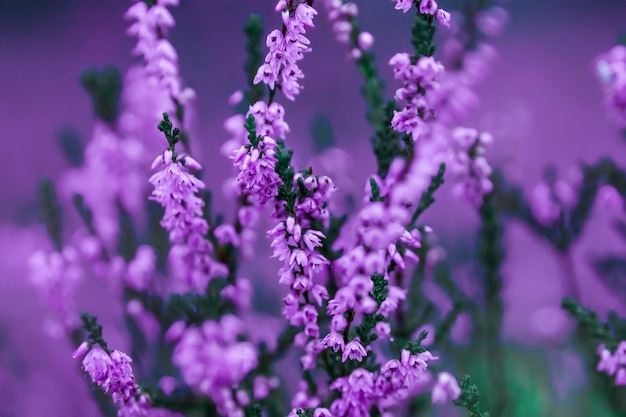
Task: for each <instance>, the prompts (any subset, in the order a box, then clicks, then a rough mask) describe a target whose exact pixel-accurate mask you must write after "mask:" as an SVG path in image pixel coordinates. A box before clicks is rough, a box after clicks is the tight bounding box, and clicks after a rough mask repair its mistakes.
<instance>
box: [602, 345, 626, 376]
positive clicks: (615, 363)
mask: <svg viewBox="0 0 626 417" xmlns="http://www.w3.org/2000/svg"><path fill="white" fill-rule="evenodd" d="M598 355H600V361H599V362H598V366H597V370H598V372H604V373H606V374H608V375H610V376H615V385H626V341H621V342H620V343H619V345H618V346H617V349H615V352H614V353H611V352H610V351H609V350H608V349H606V347H605V346H604V344H601V345H600V346H598Z"/></svg>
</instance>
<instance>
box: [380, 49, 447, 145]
mask: <svg viewBox="0 0 626 417" xmlns="http://www.w3.org/2000/svg"><path fill="white" fill-rule="evenodd" d="M389 64H390V65H391V66H392V67H393V72H394V76H395V78H396V80H398V81H400V82H402V87H400V88H399V89H398V90H396V95H395V97H396V100H398V101H399V102H401V103H403V104H404V108H403V109H402V110H400V111H395V113H394V116H393V118H392V120H391V125H392V127H393V129H394V130H396V131H398V132H402V133H408V134H411V135H412V136H413V140H417V139H418V138H419V137H420V136H421V135H422V134H423V132H424V123H425V122H426V121H427V120H428V117H429V115H431V114H433V113H434V110H433V108H432V105H431V104H429V102H428V100H427V98H428V92H429V91H433V90H435V89H437V88H438V86H439V84H438V80H439V78H440V77H441V75H442V74H443V65H442V64H441V63H440V62H438V61H436V60H435V59H434V58H433V57H430V56H424V57H421V58H420V59H419V61H417V63H416V64H415V65H413V64H411V59H410V57H409V55H408V54H407V53H399V54H396V55H394V56H393V57H392V58H391V60H390V61H389Z"/></svg>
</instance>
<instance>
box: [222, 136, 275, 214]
mask: <svg viewBox="0 0 626 417" xmlns="http://www.w3.org/2000/svg"><path fill="white" fill-rule="evenodd" d="M275 148H276V142H275V141H274V140H273V139H271V138H270V137H269V136H265V137H264V138H263V139H262V140H260V141H259V142H258V144H257V145H256V146H252V145H245V146H242V147H241V148H240V149H239V150H238V151H237V152H235V154H234V155H233V156H232V158H233V160H234V165H235V167H237V168H238V169H239V174H238V175H237V181H239V183H240V184H241V185H242V187H243V189H244V192H245V193H246V194H247V195H248V196H249V197H250V198H251V199H252V200H253V201H254V202H255V204H258V205H264V204H265V203H267V202H268V201H270V200H271V199H273V198H274V197H276V195H277V194H278V185H279V184H280V183H281V180H280V178H279V177H278V174H277V173H276V171H275V165H276V157H275V156H274V154H275Z"/></svg>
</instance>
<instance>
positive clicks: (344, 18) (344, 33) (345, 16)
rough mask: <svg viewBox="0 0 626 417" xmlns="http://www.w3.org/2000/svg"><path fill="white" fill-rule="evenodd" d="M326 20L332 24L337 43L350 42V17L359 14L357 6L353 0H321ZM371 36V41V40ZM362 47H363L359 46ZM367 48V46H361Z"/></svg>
mask: <svg viewBox="0 0 626 417" xmlns="http://www.w3.org/2000/svg"><path fill="white" fill-rule="evenodd" d="M322 3H323V5H324V8H325V9H326V14H327V17H328V20H329V21H330V22H331V24H332V29H333V33H334V34H335V39H336V40H337V42H339V43H343V44H347V43H349V42H350V34H351V32H352V25H351V24H350V18H352V17H356V16H357V15H358V14H359V8H358V6H357V5H356V4H355V3H353V2H342V1H336V0H322ZM373 40H374V39H373V37H372V38H371V41H372V42H373ZM361 48H363V47H361ZM363 49H367V48H363Z"/></svg>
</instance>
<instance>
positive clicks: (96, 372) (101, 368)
mask: <svg viewBox="0 0 626 417" xmlns="http://www.w3.org/2000/svg"><path fill="white" fill-rule="evenodd" d="M112 366H113V361H112V360H111V357H110V356H109V354H108V353H106V352H105V351H104V350H103V349H102V348H101V347H100V345H95V346H94V347H93V348H91V350H90V351H89V353H87V355H86V356H85V358H84V359H83V368H84V369H85V372H87V373H88V374H89V376H90V377H91V380H92V381H93V382H94V383H96V384H98V385H99V386H102V384H104V383H105V382H106V381H107V379H108V378H109V372H110V369H111V367H112Z"/></svg>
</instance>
